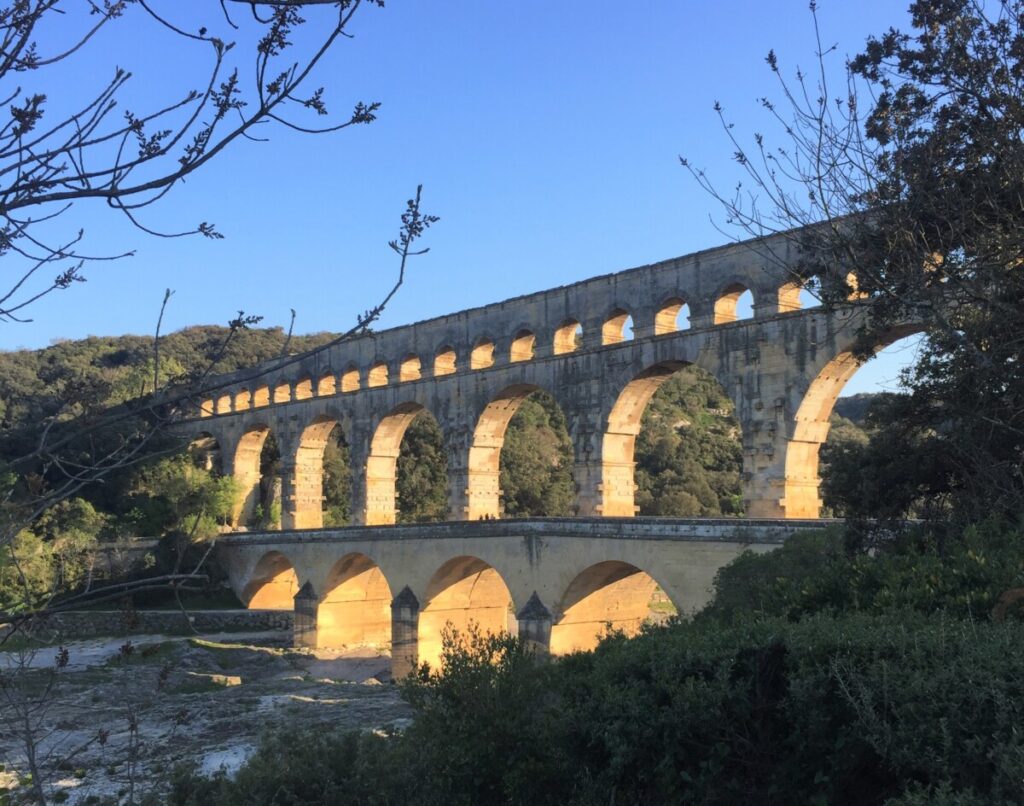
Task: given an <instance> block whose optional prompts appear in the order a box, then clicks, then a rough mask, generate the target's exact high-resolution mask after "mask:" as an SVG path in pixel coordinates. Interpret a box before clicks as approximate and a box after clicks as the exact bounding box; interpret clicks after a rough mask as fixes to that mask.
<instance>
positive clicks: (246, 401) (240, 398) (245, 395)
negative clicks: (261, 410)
mask: <svg viewBox="0 0 1024 806" xmlns="http://www.w3.org/2000/svg"><path fill="white" fill-rule="evenodd" d="M251 407H252V394H251V393H250V392H249V390H248V389H242V390H241V391H240V392H239V393H238V394H236V395H235V411H248V410H249V409H250V408H251Z"/></svg>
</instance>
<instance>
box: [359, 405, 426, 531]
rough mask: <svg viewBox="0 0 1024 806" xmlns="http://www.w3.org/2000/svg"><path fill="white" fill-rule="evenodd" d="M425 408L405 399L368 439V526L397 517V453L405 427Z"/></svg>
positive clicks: (386, 416) (387, 415)
mask: <svg viewBox="0 0 1024 806" xmlns="http://www.w3.org/2000/svg"><path fill="white" fill-rule="evenodd" d="M423 411H426V409H425V408H424V407H423V405H421V404H420V403H414V402H411V401H410V402H408V403H402V404H401V405H399V406H396V407H395V408H394V409H392V410H391V411H390V412H388V413H387V414H386V415H384V417H383V418H381V421H380V423H378V424H377V427H376V429H375V430H374V432H373V439H372V440H371V442H370V455H369V456H367V458H366V511H365V516H364V517H365V520H364V521H363V522H364V523H365V524H366V525H367V526H374V525H382V524H393V523H394V522H395V520H396V515H397V512H396V506H395V502H396V499H397V496H396V494H395V480H396V475H397V470H398V455H399V452H400V451H401V448H402V437H403V436H405V432H406V429H407V428H408V427H409V426H410V425H411V424H412V421H413V420H415V419H416V418H417V417H418V416H419V415H420V413H421V412H423Z"/></svg>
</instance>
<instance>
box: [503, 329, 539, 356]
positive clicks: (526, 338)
mask: <svg viewBox="0 0 1024 806" xmlns="http://www.w3.org/2000/svg"><path fill="white" fill-rule="evenodd" d="M536 343H537V337H536V335H534V333H533V331H532V330H527V329H525V328H522V329H520V330H517V331H516V335H515V336H513V337H512V345H511V347H510V348H509V351H508V360H509V361H510V362H512V363H516V362H517V361H532V360H533V357H534V347H535V346H536Z"/></svg>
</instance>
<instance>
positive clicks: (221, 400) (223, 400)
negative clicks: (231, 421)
mask: <svg viewBox="0 0 1024 806" xmlns="http://www.w3.org/2000/svg"><path fill="white" fill-rule="evenodd" d="M230 413H231V393H230V392H229V393H227V394H224V395H221V396H220V397H218V398H217V414H230Z"/></svg>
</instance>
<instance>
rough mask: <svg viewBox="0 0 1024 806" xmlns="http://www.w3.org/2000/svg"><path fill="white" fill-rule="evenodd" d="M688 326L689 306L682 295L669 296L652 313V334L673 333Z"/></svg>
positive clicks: (686, 328)
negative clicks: (655, 311) (654, 312)
mask: <svg viewBox="0 0 1024 806" xmlns="http://www.w3.org/2000/svg"><path fill="white" fill-rule="evenodd" d="M689 327H690V306H689V305H687V304H686V300H684V299H683V298H682V297H671V298H669V299H667V300H665V301H664V302H663V303H662V304H661V308H659V309H658V312H657V313H656V314H655V315H654V335H655V336H661V335H663V334H665V333H675V332H676V331H678V330H688V329H689Z"/></svg>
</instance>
